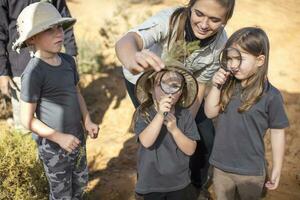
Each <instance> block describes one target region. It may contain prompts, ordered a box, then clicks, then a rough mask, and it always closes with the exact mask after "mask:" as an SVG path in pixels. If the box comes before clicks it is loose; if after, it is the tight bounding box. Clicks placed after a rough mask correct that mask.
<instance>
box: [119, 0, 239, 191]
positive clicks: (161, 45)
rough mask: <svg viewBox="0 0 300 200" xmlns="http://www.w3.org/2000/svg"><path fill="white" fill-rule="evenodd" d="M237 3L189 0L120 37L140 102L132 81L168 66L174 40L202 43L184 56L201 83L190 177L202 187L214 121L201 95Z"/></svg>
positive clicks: (127, 73)
mask: <svg viewBox="0 0 300 200" xmlns="http://www.w3.org/2000/svg"><path fill="white" fill-rule="evenodd" d="M234 5H235V0H190V1H189V3H188V5H187V6H186V7H179V8H172V9H167V10H163V11H161V12H159V13H158V14H156V15H155V16H153V17H151V18H149V19H148V20H146V21H145V22H144V23H143V24H141V25H139V26H138V27H136V28H133V29H132V30H130V31H129V32H128V33H127V34H126V35H125V36H123V37H122V38H121V39H120V40H119V41H118V42H117V43H116V53H117V56H118V58H119V60H120V61H121V63H122V64H123V66H124V70H123V72H124V76H125V79H126V80H125V81H126V86H127V90H128V93H129V95H130V97H131V99H132V101H133V103H134V105H135V107H138V106H139V103H138V101H137V100H136V98H135V97H134V85H135V83H136V80H137V79H138V77H139V76H140V75H141V74H142V72H143V71H144V70H146V69H149V68H153V69H154V70H156V71H160V70H161V69H162V68H164V63H163V62H162V59H161V58H163V57H164V54H166V53H167V52H168V49H170V48H172V45H173V44H174V43H175V42H176V41H181V40H183V41H185V42H193V41H200V46H199V49H197V50H195V51H194V52H193V53H192V54H191V55H190V56H188V57H187V58H186V59H185V60H184V63H185V66H186V67H187V69H188V70H189V71H191V72H192V73H193V75H194V76H195V78H196V79H197V82H198V86H199V87H198V96H197V98H196V101H195V102H194V104H193V105H192V106H191V107H190V111H191V113H192V115H193V116H194V117H195V119H196V123H197V125H198V128H199V131H200V136H201V141H199V142H198V145H197V150H196V152H195V154H194V155H193V157H192V159H191V163H190V167H191V170H192V177H191V179H192V182H193V184H194V185H195V186H196V187H199V188H200V187H203V185H204V184H205V183H206V182H207V176H208V175H207V174H208V172H207V171H208V167H209V164H208V157H209V154H210V152H211V148H212V143H213V135H214V129H213V125H212V122H211V120H209V119H207V118H206V116H205V114H204V111H203V106H202V105H203V102H202V100H203V96H204V92H205V88H206V86H207V83H208V82H209V81H210V80H211V78H212V76H213V74H214V73H215V72H216V71H217V70H218V68H219V62H218V60H219V59H218V58H219V54H220V52H221V50H222V48H223V47H224V45H225V42H226V40H227V36H226V32H225V30H224V26H225V25H226V23H227V21H228V20H229V19H230V18H231V16H232V14H233V10H234Z"/></svg>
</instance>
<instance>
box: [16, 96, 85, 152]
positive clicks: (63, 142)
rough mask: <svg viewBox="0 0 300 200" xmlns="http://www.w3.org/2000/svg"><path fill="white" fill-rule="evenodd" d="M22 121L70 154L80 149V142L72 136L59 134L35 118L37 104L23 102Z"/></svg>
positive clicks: (28, 127) (26, 126)
mask: <svg viewBox="0 0 300 200" xmlns="http://www.w3.org/2000/svg"><path fill="white" fill-rule="evenodd" d="M20 107H21V121H22V124H23V125H24V126H25V128H27V129H29V130H31V131H32V132H34V133H36V134H38V135H39V136H41V137H43V138H47V139H48V140H51V141H53V142H55V143H57V144H59V146H60V147H61V148H63V149H65V150H66V151H68V152H72V151H73V150H74V149H75V148H77V147H78V145H79V144H80V141H79V139H78V138H76V137H75V136H73V135H71V134H65V133H61V132H58V131H56V130H54V129H52V128H50V127H48V126H47V125H46V124H44V123H43V122H41V121H40V120H38V119H37V118H35V117H34V113H35V110H36V103H27V102H25V101H23V100H21V106H20Z"/></svg>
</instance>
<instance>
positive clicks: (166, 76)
mask: <svg viewBox="0 0 300 200" xmlns="http://www.w3.org/2000/svg"><path fill="white" fill-rule="evenodd" d="M160 87H161V89H162V91H163V92H164V93H166V94H175V93H177V92H178V91H180V90H181V89H182V87H183V77H182V75H181V74H179V73H178V72H175V71H166V72H164V73H163V74H162V76H161V79H160Z"/></svg>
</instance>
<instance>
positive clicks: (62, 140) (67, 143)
mask: <svg viewBox="0 0 300 200" xmlns="http://www.w3.org/2000/svg"><path fill="white" fill-rule="evenodd" d="M55 142H56V143H57V144H58V145H59V146H60V147H61V148H62V149H64V150H66V151H67V152H69V153H71V152H72V151H74V150H75V149H76V148H77V147H78V145H79V144H80V141H79V139H78V138H77V137H75V136H74V135H71V134H65V133H57V137H56V140H55Z"/></svg>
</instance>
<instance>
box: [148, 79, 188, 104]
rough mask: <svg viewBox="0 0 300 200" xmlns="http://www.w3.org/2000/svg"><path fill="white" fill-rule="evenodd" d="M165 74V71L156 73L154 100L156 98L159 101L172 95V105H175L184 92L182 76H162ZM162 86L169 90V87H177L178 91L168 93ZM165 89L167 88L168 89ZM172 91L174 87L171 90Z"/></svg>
mask: <svg viewBox="0 0 300 200" xmlns="http://www.w3.org/2000/svg"><path fill="white" fill-rule="evenodd" d="M162 75H163V73H159V74H157V75H156V78H155V81H154V91H153V98H154V100H156V101H157V102H159V101H160V100H161V99H162V98H164V97H166V96H168V95H170V96H172V102H171V104H172V105H175V104H176V103H177V101H178V100H179V98H180V96H181V94H182V87H181V85H182V81H183V80H182V77H175V76H173V77H171V78H167V79H164V78H161V76H162ZM162 88H166V89H167V90H168V88H175V90H173V91H176V92H172V93H168V92H166V91H164V90H163V89H162ZM166 89H165V90H166ZM170 91H172V89H171V90H170Z"/></svg>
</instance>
